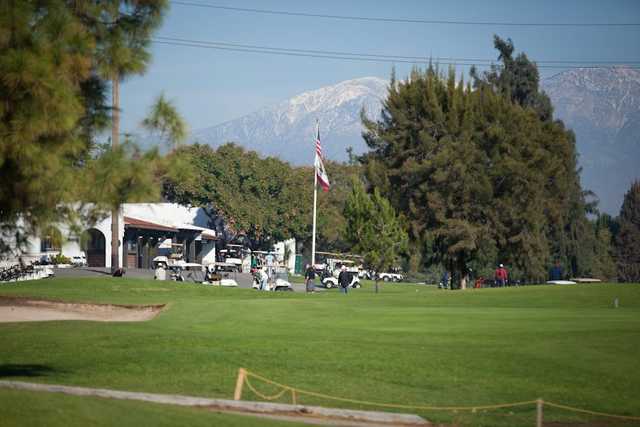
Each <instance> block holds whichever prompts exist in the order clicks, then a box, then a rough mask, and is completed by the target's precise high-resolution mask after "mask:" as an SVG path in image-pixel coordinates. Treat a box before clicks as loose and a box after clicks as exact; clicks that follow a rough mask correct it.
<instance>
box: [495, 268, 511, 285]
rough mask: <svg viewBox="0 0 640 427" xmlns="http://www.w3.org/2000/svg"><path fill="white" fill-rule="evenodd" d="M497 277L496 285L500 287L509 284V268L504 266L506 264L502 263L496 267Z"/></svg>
mask: <svg viewBox="0 0 640 427" xmlns="http://www.w3.org/2000/svg"><path fill="white" fill-rule="evenodd" d="M495 279H496V285H497V286H499V287H503V286H505V285H506V284H507V281H508V280H509V273H508V272H507V269H506V268H504V265H502V264H500V266H499V267H498V268H497V269H496V274H495Z"/></svg>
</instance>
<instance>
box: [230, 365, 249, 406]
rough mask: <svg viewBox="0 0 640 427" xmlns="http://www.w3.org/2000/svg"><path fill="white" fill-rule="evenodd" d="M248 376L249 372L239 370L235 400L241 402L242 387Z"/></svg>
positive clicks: (234, 394) (242, 369)
mask: <svg viewBox="0 0 640 427" xmlns="http://www.w3.org/2000/svg"><path fill="white" fill-rule="evenodd" d="M246 376H247V371H245V369H244V368H240V369H238V379H237V381H236V391H235V393H233V400H240V398H241V397H242V386H243V385H244V379H245V378H246Z"/></svg>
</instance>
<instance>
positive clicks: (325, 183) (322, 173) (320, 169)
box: [314, 124, 331, 191]
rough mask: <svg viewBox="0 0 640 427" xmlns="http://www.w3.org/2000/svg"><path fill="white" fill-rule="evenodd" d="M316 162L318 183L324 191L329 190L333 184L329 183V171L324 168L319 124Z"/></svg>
mask: <svg viewBox="0 0 640 427" xmlns="http://www.w3.org/2000/svg"><path fill="white" fill-rule="evenodd" d="M314 164H315V167H316V176H317V177H318V183H319V184H320V186H321V187H322V190H323V191H329V187H331V184H330V183H329V177H328V176H327V171H326V170H325V169H324V163H323V162H322V145H321V144H320V125H319V124H318V130H317V134H316V160H315V162H314Z"/></svg>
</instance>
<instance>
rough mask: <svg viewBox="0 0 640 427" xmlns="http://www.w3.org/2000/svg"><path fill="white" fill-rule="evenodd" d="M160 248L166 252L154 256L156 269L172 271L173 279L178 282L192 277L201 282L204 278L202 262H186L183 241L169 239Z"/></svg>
mask: <svg viewBox="0 0 640 427" xmlns="http://www.w3.org/2000/svg"><path fill="white" fill-rule="evenodd" d="M158 248H159V249H160V250H163V251H164V253H165V254H163V255H158V256H157V257H155V258H153V260H152V262H153V268H154V269H156V270H157V269H159V268H162V269H164V270H168V271H170V272H171V273H170V277H171V279H172V280H175V281H177V282H184V281H186V280H187V279H190V280H193V281H194V282H196V283H201V282H202V281H203V280H204V268H203V267H202V264H198V263H195V262H186V261H185V260H184V259H183V256H182V250H183V248H184V246H183V245H182V244H181V243H171V240H169V239H167V240H165V241H164V242H162V243H161V244H160V246H159V247H158ZM162 280H164V279H162Z"/></svg>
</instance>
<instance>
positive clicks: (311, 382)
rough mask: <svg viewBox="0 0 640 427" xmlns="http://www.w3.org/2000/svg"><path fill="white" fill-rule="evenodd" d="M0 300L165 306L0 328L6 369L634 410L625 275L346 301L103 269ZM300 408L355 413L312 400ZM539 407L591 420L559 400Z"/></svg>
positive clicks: (143, 383)
mask: <svg viewBox="0 0 640 427" xmlns="http://www.w3.org/2000/svg"><path fill="white" fill-rule="evenodd" d="M0 294H3V295H23V296H34V297H43V298H52V299H63V300H70V301H83V302H109V303H126V304H136V303H137V304H150V303H153V304H156V303H168V304H169V308H168V309H167V310H165V311H164V312H163V313H161V314H160V315H159V316H158V317H157V318H156V319H154V320H153V321H150V322H143V323H97V322H81V321H59V322H43V323H21V324H18V323H14V324H0V349H1V350H0V376H2V377H4V378H10V379H20V380H29V381H36V382H48V383H59V384H67V385H81V386H91V387H104V388H114V389H122V390H132V391H148V392H158V393H182V394H190V395H201V396H210V397H223V398H230V397H231V396H232V394H233V388H234V385H235V376H236V374H237V369H238V368H239V367H246V368H248V369H250V370H252V371H255V372H257V373H260V374H262V375H265V376H266V377H269V378H272V379H274V380H276V381H279V382H283V383H286V384H291V385H294V386H297V387H299V388H303V389H308V390H313V391H317V392H321V393H326V394H329V395H334V396H342V397H350V398H354V399H361V400H368V401H375V402H389V403H399V404H417V405H420V404H422V405H463V406H467V405H483V404H493V403H503V402H512V401H522V400H532V399H535V398H537V397H543V398H544V399H546V400H549V401H555V402H559V403H565V404H568V405H572V406H578V407H585V408H589V409H592V410H596V411H602V412H610V413H618V414H632V415H640V400H639V399H638V398H637V396H638V395H640V370H639V369H638V368H637V366H638V355H639V354H640V286H638V285H618V284H616V285H578V286H556V287H553V286H537V287H522V288H504V289H482V290H467V291H464V292H461V291H458V292H451V291H438V290H436V289H433V288H431V287H426V286H418V285H384V287H383V290H382V293H380V294H377V295H376V294H374V293H373V292H372V291H371V289H370V287H369V286H365V287H364V288H363V289H360V290H355V291H353V292H351V293H350V294H349V295H348V296H346V297H345V296H344V295H341V294H339V293H338V292H337V291H333V290H332V291H329V292H323V293H316V294H313V295H305V294H302V293H259V292H256V291H252V290H243V289H221V288H212V287H204V286H201V285H192V284H177V283H175V282H152V281H143V280H128V279H112V278H101V279H74V280H71V279H64V280H63V279H54V280H49V281H38V282H25V283H21V284H19V285H3V286H2V287H0ZM615 297H618V298H619V300H620V308H618V309H613V308H612V301H613V299H614V298H615ZM257 385H259V384H257ZM262 390H263V391H264V392H272V391H273V390H270V389H268V388H267V387H264V386H263V387H262ZM243 397H244V398H246V399H257V396H254V395H252V394H251V393H250V392H247V393H245V395H244V396H243ZM282 401H286V399H283V400H282ZM302 403H309V404H321V405H325V406H346V407H352V408H358V405H353V404H340V403H339V402H332V401H328V400H324V399H318V398H309V397H303V398H302ZM3 405H5V403H4V402H3V399H0V410H2V411H4V409H3ZM360 408H361V409H372V407H365V406H362V407H360ZM97 410H99V408H98V409H97ZM405 412H406V411H405ZM408 412H415V413H420V414H421V415H423V416H425V417H426V418H428V419H430V420H435V421H442V422H452V423H459V424H463V425H467V424H468V425H505V426H517V425H531V424H532V420H534V413H533V408H521V409H515V410H500V411H491V412H487V413H484V412H478V413H474V414H467V413H462V412H457V413H455V412H446V411H437V412H436V411H422V412H421V411H408ZM545 415H546V418H547V419H558V420H560V419H562V420H569V421H585V420H587V421H594V420H595V421H597V420H596V419H593V418H586V417H584V416H575V415H571V414H568V413H566V412H561V411H557V410H546V411H545ZM625 425H630V424H625Z"/></svg>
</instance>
